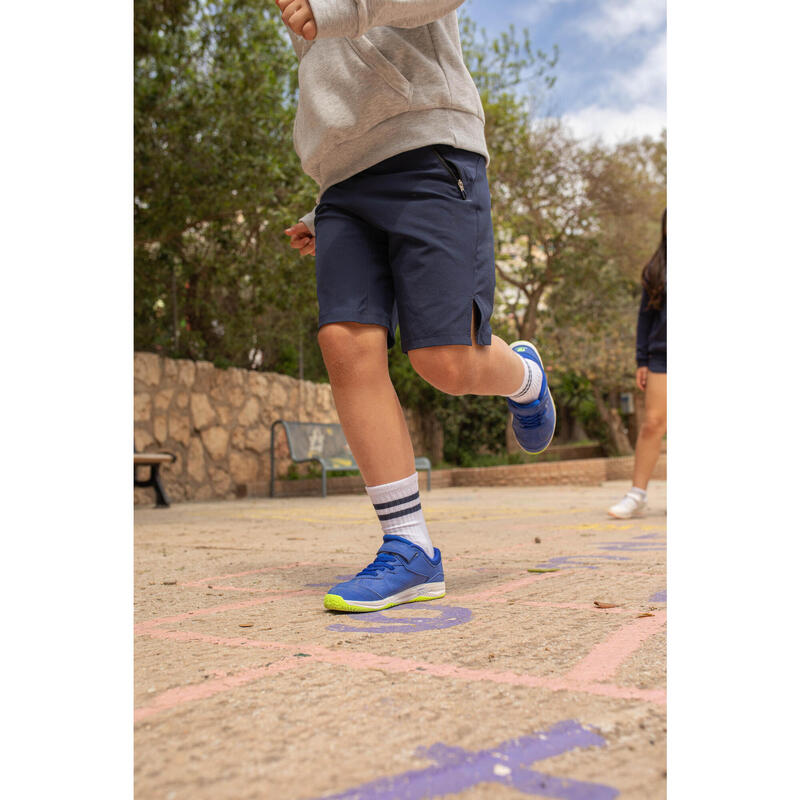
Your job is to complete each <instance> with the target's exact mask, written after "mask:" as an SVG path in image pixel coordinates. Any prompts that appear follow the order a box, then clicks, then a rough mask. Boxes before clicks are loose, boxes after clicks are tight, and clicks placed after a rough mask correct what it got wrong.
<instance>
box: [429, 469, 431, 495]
mask: <svg viewBox="0 0 800 800" xmlns="http://www.w3.org/2000/svg"><path fill="white" fill-rule="evenodd" d="M430 490H431V471H430V470H428V491H430Z"/></svg>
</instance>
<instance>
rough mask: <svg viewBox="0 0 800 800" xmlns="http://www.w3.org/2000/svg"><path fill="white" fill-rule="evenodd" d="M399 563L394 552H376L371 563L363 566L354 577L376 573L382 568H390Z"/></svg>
mask: <svg viewBox="0 0 800 800" xmlns="http://www.w3.org/2000/svg"><path fill="white" fill-rule="evenodd" d="M399 563H400V560H399V557H398V556H397V555H395V554H394V553H387V552H385V551H384V552H382V553H378V555H377V556H375V560H374V561H373V562H372V563H371V564H368V565H367V566H366V567H364V569H362V570H361V572H359V573H358V575H356V578H360V577H361V576H362V575H367V576H372V575H377V574H378V573H380V572H383V571H384V570H392V569H394V567H396V566H397V564H399Z"/></svg>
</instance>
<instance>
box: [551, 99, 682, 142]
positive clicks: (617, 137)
mask: <svg viewBox="0 0 800 800" xmlns="http://www.w3.org/2000/svg"><path fill="white" fill-rule="evenodd" d="M562 120H563V121H564V122H565V123H566V125H567V126H568V127H569V128H571V129H572V131H573V133H575V135H576V136H577V137H578V138H580V139H595V138H598V137H599V138H601V139H603V140H604V141H605V142H606V143H608V144H616V143H617V142H622V141H625V140H626V139H631V138H634V137H639V136H652V137H654V138H655V137H657V136H659V135H660V133H661V131H662V129H663V128H665V127H666V125H667V114H666V112H665V111H664V109H663V108H660V107H657V106H650V105H645V104H640V105H637V106H635V107H634V108H632V109H630V110H629V111H621V110H620V109H618V108H602V107H600V106H596V105H592V106H586V107H585V108H582V109H580V110H579V111H572V112H569V113H567V114H564V115H563V116H562Z"/></svg>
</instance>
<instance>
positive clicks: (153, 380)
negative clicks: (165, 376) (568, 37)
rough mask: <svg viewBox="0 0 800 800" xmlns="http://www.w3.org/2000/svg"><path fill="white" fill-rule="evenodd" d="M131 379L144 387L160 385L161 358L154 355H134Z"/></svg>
mask: <svg viewBox="0 0 800 800" xmlns="http://www.w3.org/2000/svg"><path fill="white" fill-rule="evenodd" d="M133 377H134V378H135V379H136V380H137V381H141V382H142V383H144V384H145V385H146V386H158V384H159V383H161V356H158V355H156V354H155V353H134V354H133Z"/></svg>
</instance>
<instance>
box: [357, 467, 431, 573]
mask: <svg viewBox="0 0 800 800" xmlns="http://www.w3.org/2000/svg"><path fill="white" fill-rule="evenodd" d="M366 489H367V494H368V495H369V499H370V500H372V505H374V506H375V513H377V515H378V519H379V520H380V521H381V528H383V532H384V533H389V534H393V535H394V536H402V537H403V538H404V539H408V541H409V542H412V543H413V544H415V545H417V547H420V548H422V549H423V550H424V551H425V554H426V555H427V556H428V558H433V542H431V537H430V535H429V534H428V526H427V525H426V524H425V517H423V516H422V504H421V503H420V499H419V478H418V476H417V473H416V472H415V473H414V474H413V475H409V476H408V477H407V478H403V479H402V480H399V481H393V482H392V483H383V484H381V485H380V486H367V487H366Z"/></svg>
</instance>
